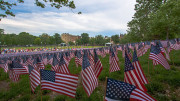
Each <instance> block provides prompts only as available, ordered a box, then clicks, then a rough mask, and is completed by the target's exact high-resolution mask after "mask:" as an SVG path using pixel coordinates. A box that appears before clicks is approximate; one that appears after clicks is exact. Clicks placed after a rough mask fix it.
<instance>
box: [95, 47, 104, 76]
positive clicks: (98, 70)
mask: <svg viewBox="0 0 180 101" xmlns="http://www.w3.org/2000/svg"><path fill="white" fill-rule="evenodd" d="M102 69H103V65H102V63H101V61H100V59H99V58H98V55H97V53H96V49H94V73H95V75H96V77H97V78H98V76H99V75H100V73H101V71H102Z"/></svg>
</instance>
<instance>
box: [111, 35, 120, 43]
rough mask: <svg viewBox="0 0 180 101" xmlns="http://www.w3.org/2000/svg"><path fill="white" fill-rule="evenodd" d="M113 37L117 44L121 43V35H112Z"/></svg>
mask: <svg viewBox="0 0 180 101" xmlns="http://www.w3.org/2000/svg"><path fill="white" fill-rule="evenodd" d="M111 39H112V41H113V42H114V43H115V44H117V43H119V35H118V34H117V35H112V36H111Z"/></svg>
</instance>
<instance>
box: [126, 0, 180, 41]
mask: <svg viewBox="0 0 180 101" xmlns="http://www.w3.org/2000/svg"><path fill="white" fill-rule="evenodd" d="M136 2H137V4H136V5H135V11H136V12H135V14H134V16H133V19H132V20H131V21H130V22H129V23H128V27H129V28H128V30H127V32H128V33H127V36H129V38H130V39H131V40H135V41H144V40H154V39H166V38H175V37H177V34H178V32H179V30H180V27H179V25H180V20H179V18H180V13H179V11H180V1H179V0H136Z"/></svg>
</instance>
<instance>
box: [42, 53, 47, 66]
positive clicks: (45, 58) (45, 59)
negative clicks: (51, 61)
mask: <svg viewBox="0 0 180 101" xmlns="http://www.w3.org/2000/svg"><path fill="white" fill-rule="evenodd" d="M42 57H43V63H44V65H47V54H43V55H42Z"/></svg>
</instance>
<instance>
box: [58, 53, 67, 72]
mask: <svg viewBox="0 0 180 101" xmlns="http://www.w3.org/2000/svg"><path fill="white" fill-rule="evenodd" d="M56 72H60V73H65V74H70V71H69V69H68V66H67V64H66V62H65V60H64V55H63V54H62V55H61V58H60V61H59V67H58V68H57V71H56Z"/></svg>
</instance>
